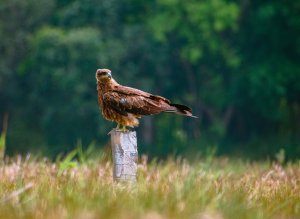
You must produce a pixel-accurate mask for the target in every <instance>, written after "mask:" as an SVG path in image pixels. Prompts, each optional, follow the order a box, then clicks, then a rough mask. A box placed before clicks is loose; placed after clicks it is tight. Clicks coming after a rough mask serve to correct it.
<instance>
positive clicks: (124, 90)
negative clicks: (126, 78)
mask: <svg viewBox="0 0 300 219" xmlns="http://www.w3.org/2000/svg"><path fill="white" fill-rule="evenodd" d="M112 90H113V91H114V92H117V93H120V94H126V95H130V96H143V97H146V98H149V99H151V100H155V101H163V102H165V103H168V104H170V103H171V101H170V100H168V99H166V98H164V97H161V96H158V95H153V94H150V93H147V92H145V91H142V90H139V89H135V88H132V87H126V86H122V85H117V86H114V87H113V89H112Z"/></svg>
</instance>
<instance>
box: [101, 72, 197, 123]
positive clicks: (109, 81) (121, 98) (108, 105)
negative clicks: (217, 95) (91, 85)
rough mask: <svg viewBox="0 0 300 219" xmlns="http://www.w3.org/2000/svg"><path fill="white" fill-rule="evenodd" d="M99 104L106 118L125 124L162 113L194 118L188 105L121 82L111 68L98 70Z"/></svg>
mask: <svg viewBox="0 0 300 219" xmlns="http://www.w3.org/2000/svg"><path fill="white" fill-rule="evenodd" d="M96 80H97V90H98V103H99V106H100V108H101V111H102V114H103V116H104V118H105V119H107V120H110V121H115V122H117V123H118V124H122V125H123V126H130V127H135V126H138V124H139V121H138V118H141V116H144V115H153V114H158V113H161V112H172V113H177V114H181V115H185V116H190V117H194V116H193V115H192V110H191V109H190V108H189V107H187V106H184V105H180V104H172V103H171V102H170V101H169V100H168V99H166V98H164V97H161V96H156V95H153V94H150V93H147V92H144V91H141V90H138V89H134V88H131V87H125V86H122V85H120V84H118V83H117V82H116V81H115V80H114V79H113V78H112V76H111V71H110V70H109V69H98V70H97V71H96Z"/></svg>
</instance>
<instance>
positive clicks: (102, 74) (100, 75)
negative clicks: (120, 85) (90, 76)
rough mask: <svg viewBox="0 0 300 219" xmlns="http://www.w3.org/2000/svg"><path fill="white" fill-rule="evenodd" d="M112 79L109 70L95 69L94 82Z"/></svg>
mask: <svg viewBox="0 0 300 219" xmlns="http://www.w3.org/2000/svg"><path fill="white" fill-rule="evenodd" d="M111 78H112V76H111V70H109V69H97V71H96V80H97V81H99V82H102V83H105V82H108V81H110V80H111Z"/></svg>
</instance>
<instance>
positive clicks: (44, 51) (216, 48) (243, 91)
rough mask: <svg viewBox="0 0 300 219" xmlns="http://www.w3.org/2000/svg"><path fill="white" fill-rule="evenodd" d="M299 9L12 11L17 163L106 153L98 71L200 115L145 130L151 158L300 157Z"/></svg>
mask: <svg viewBox="0 0 300 219" xmlns="http://www.w3.org/2000/svg"><path fill="white" fill-rule="evenodd" d="M299 11H300V4H299V2H297V1H292V0H290V1H285V2H281V1H259V0H252V1H249V0H201V1H197V0H190V1H180V0H159V1H150V0H146V1H138V0H128V1H116V0H101V1H98V0H84V1H79V0H26V1H24V0H1V2H0V39H1V41H0V51H1V53H0V122H2V120H3V116H4V114H5V113H6V112H8V114H9V127H8V139H7V140H8V153H16V152H28V151H43V152H44V153H47V154H49V155H55V154H57V153H61V152H64V151H68V150H70V149H71V148H73V147H74V146H75V145H76V144H77V142H79V141H80V142H82V143H83V145H88V144H90V143H91V142H94V141H95V142H96V143H97V145H104V144H106V143H107V141H108V139H109V137H108V136H107V135H106V134H107V133H108V132H109V130H110V129H111V128H112V127H114V126H115V124H111V123H110V122H108V121H104V119H103V118H102V116H101V115H100V111H99V108H98V105H97V92H96V81H95V71H96V69H97V68H110V69H111V70H112V72H113V76H114V77H115V78H116V80H117V81H119V82H120V83H121V84H125V85H129V86H134V87H136V88H140V89H143V90H146V91H149V92H152V93H154V94H159V95H163V96H166V97H167V98H169V99H171V100H172V101H174V102H178V103H183V104H186V105H190V106H191V107H192V108H193V110H194V113H195V114H196V115H198V116H199V119H197V120H196V119H190V118H183V117H180V116H174V115H167V114H164V115H159V116H156V117H147V118H144V119H142V123H141V126H140V127H139V128H138V134H139V135H140V137H139V146H140V148H141V151H142V152H145V153H148V154H151V155H155V156H166V155H168V154H170V153H171V154H176V153H182V152H186V153H197V151H201V150H204V149H205V148H206V147H207V146H215V147H217V150H218V151H219V152H220V153H228V152H232V151H238V152H241V153H247V154H248V152H250V153H251V152H252V153H253V154H255V155H259V156H261V155H265V154H269V153H273V152H275V151H277V150H279V148H284V149H285V150H286V151H287V153H288V154H290V155H294V156H295V155H300V143H299V140H300V62H299V60H300V38H299V34H300V15H299ZM1 124H2V123H1Z"/></svg>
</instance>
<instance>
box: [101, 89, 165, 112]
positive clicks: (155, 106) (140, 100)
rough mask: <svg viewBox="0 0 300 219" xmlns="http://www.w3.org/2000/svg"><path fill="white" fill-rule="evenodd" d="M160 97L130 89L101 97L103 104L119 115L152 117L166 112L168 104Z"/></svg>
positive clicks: (111, 92) (112, 92)
mask: <svg viewBox="0 0 300 219" xmlns="http://www.w3.org/2000/svg"><path fill="white" fill-rule="evenodd" d="M161 98H162V97H159V96H154V95H152V94H149V93H146V92H143V91H140V90H137V89H134V88H130V89H121V90H112V91H109V92H106V93H105V94H104V95H103V100H104V102H105V103H106V104H107V105H108V106H110V107H111V108H112V109H114V110H115V111H116V112H118V113H119V114H121V115H124V116H126V115H128V113H132V114H135V115H152V114H157V113H160V112H162V111H164V110H167V109H168V107H169V104H168V103H166V102H165V101H164V100H163V99H164V98H163V99H161Z"/></svg>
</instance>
